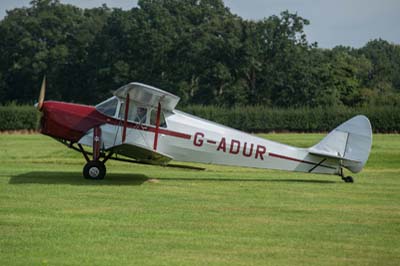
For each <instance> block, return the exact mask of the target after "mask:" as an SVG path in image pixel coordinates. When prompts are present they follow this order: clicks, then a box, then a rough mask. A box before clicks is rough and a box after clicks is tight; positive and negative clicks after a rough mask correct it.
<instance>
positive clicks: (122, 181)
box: [9, 172, 338, 186]
mask: <svg viewBox="0 0 400 266" xmlns="http://www.w3.org/2000/svg"><path fill="white" fill-rule="evenodd" d="M154 180H157V181H183V182H185V181H190V182H196V181H197V182H263V183H309V184H336V183H338V182H335V181H330V180H311V179H268V178H265V179H261V178H258V179H254V178H253V179H251V178H249V179H246V178H213V177H198V178H197V177H194V178H185V177H183V178H173V177H161V178H157V179H154V178H149V177H148V176H146V175H143V174H109V175H108V177H107V178H106V179H104V180H88V179H84V178H82V174H81V173H79V172H29V173H24V174H20V175H16V176H13V177H11V179H10V181H9V184H14V185H18V184H70V185H77V186H104V185H130V186H139V185H142V184H143V183H145V182H152V181H154Z"/></svg>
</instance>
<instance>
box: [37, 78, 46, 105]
mask: <svg viewBox="0 0 400 266" xmlns="http://www.w3.org/2000/svg"><path fill="white" fill-rule="evenodd" d="M45 94H46V76H44V77H43V81H42V87H41V88H40V94H39V100H38V105H37V108H38V110H39V111H40V110H42V107H43V102H44V96H45Z"/></svg>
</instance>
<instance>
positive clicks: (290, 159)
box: [268, 152, 336, 169]
mask: <svg viewBox="0 0 400 266" xmlns="http://www.w3.org/2000/svg"><path fill="white" fill-rule="evenodd" d="M268 155H269V156H271V157H275V158H279V159H284V160H289V161H293V162H299V163H305V164H311V165H314V166H315V165H318V163H314V162H310V161H304V160H300V159H296V158H292V157H287V156H284V155H280V154H276V153H271V152H270V153H269V154H268ZM319 166H322V167H326V168H330V169H336V168H335V167H331V166H328V165H323V164H321V165H319Z"/></svg>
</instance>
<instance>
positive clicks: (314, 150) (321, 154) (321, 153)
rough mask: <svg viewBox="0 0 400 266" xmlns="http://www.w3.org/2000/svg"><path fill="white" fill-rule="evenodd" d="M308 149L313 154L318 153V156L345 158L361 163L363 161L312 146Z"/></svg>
mask: <svg viewBox="0 0 400 266" xmlns="http://www.w3.org/2000/svg"><path fill="white" fill-rule="evenodd" d="M308 151H309V152H310V153H311V154H313V155H318V156H322V157H328V158H333V159H339V160H345V161H349V162H353V163H361V161H357V160H353V159H350V158H346V157H342V156H340V155H338V154H335V153H330V152H326V151H320V150H317V149H313V148H310V149H309V150H308Z"/></svg>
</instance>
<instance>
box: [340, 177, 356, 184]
mask: <svg viewBox="0 0 400 266" xmlns="http://www.w3.org/2000/svg"><path fill="white" fill-rule="evenodd" d="M342 180H343V181H344V182H346V183H354V180H353V177H351V176H346V177H344V176H343V177H342Z"/></svg>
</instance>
